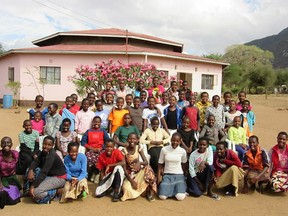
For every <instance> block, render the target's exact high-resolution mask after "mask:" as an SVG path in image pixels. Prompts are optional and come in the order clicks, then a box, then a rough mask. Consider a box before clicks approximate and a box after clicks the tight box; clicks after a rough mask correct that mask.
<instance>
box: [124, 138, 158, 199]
mask: <svg viewBox="0 0 288 216" xmlns="http://www.w3.org/2000/svg"><path fill="white" fill-rule="evenodd" d="M127 141H128V146H127V147H125V148H124V149H123V150H122V151H123V153H124V155H125V161H126V163H125V166H124V171H125V175H126V179H125V181H124V183H123V196H122V198H121V200H122V201H125V200H127V199H135V198H137V197H139V196H140V195H141V194H142V193H143V192H144V191H147V199H148V200H149V201H153V200H154V199H155V198H154V194H155V193H156V192H157V184H156V177H155V175H154V172H153V170H152V169H151V167H150V166H149V165H148V161H147V158H146V157H145V155H144V152H143V149H142V147H141V146H139V138H138V134H136V133H130V134H129V135H128V140H127ZM140 157H141V158H142V161H143V162H140V160H139V159H140Z"/></svg>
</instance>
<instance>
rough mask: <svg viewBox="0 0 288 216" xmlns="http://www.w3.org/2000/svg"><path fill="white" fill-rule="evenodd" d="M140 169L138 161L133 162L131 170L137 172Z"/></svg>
mask: <svg viewBox="0 0 288 216" xmlns="http://www.w3.org/2000/svg"><path fill="white" fill-rule="evenodd" d="M140 169H141V164H140V163H139V162H138V163H134V164H133V170H134V171H135V172H138V171H139V170H140Z"/></svg>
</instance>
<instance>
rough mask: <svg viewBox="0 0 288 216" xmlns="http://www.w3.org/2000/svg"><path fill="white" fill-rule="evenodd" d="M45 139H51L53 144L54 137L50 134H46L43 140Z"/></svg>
mask: <svg viewBox="0 0 288 216" xmlns="http://www.w3.org/2000/svg"><path fill="white" fill-rule="evenodd" d="M45 140H50V141H52V143H53V144H54V142H55V139H54V137H52V136H50V135H48V136H46V137H45V138H44V140H43V142H44V141H45Z"/></svg>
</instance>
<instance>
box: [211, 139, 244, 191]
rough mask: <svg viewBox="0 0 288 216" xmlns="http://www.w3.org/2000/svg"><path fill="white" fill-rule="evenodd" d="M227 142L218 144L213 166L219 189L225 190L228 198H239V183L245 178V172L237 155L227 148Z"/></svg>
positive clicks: (215, 180)
mask: <svg viewBox="0 0 288 216" xmlns="http://www.w3.org/2000/svg"><path fill="white" fill-rule="evenodd" d="M226 145H227V143H226V142H222V141H220V142H218V143H217V144H216V152H215V154H214V159H213V160H214V161H213V166H214V168H215V178H214V182H215V183H216V187H217V188H224V189H225V195H226V196H237V195H238V188H239V181H240V180H241V179H242V178H243V177H244V174H245V172H244V170H243V169H242V168H241V167H242V164H241V161H240V160H239V158H238V156H237V154H236V153H235V152H234V151H232V150H229V149H227V148H226Z"/></svg>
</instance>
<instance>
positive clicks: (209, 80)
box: [201, 74, 214, 89]
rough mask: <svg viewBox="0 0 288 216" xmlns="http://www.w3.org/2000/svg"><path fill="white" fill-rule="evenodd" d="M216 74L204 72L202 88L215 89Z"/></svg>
mask: <svg viewBox="0 0 288 216" xmlns="http://www.w3.org/2000/svg"><path fill="white" fill-rule="evenodd" d="M213 87H214V75H208V74H202V79H201V89H213Z"/></svg>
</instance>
